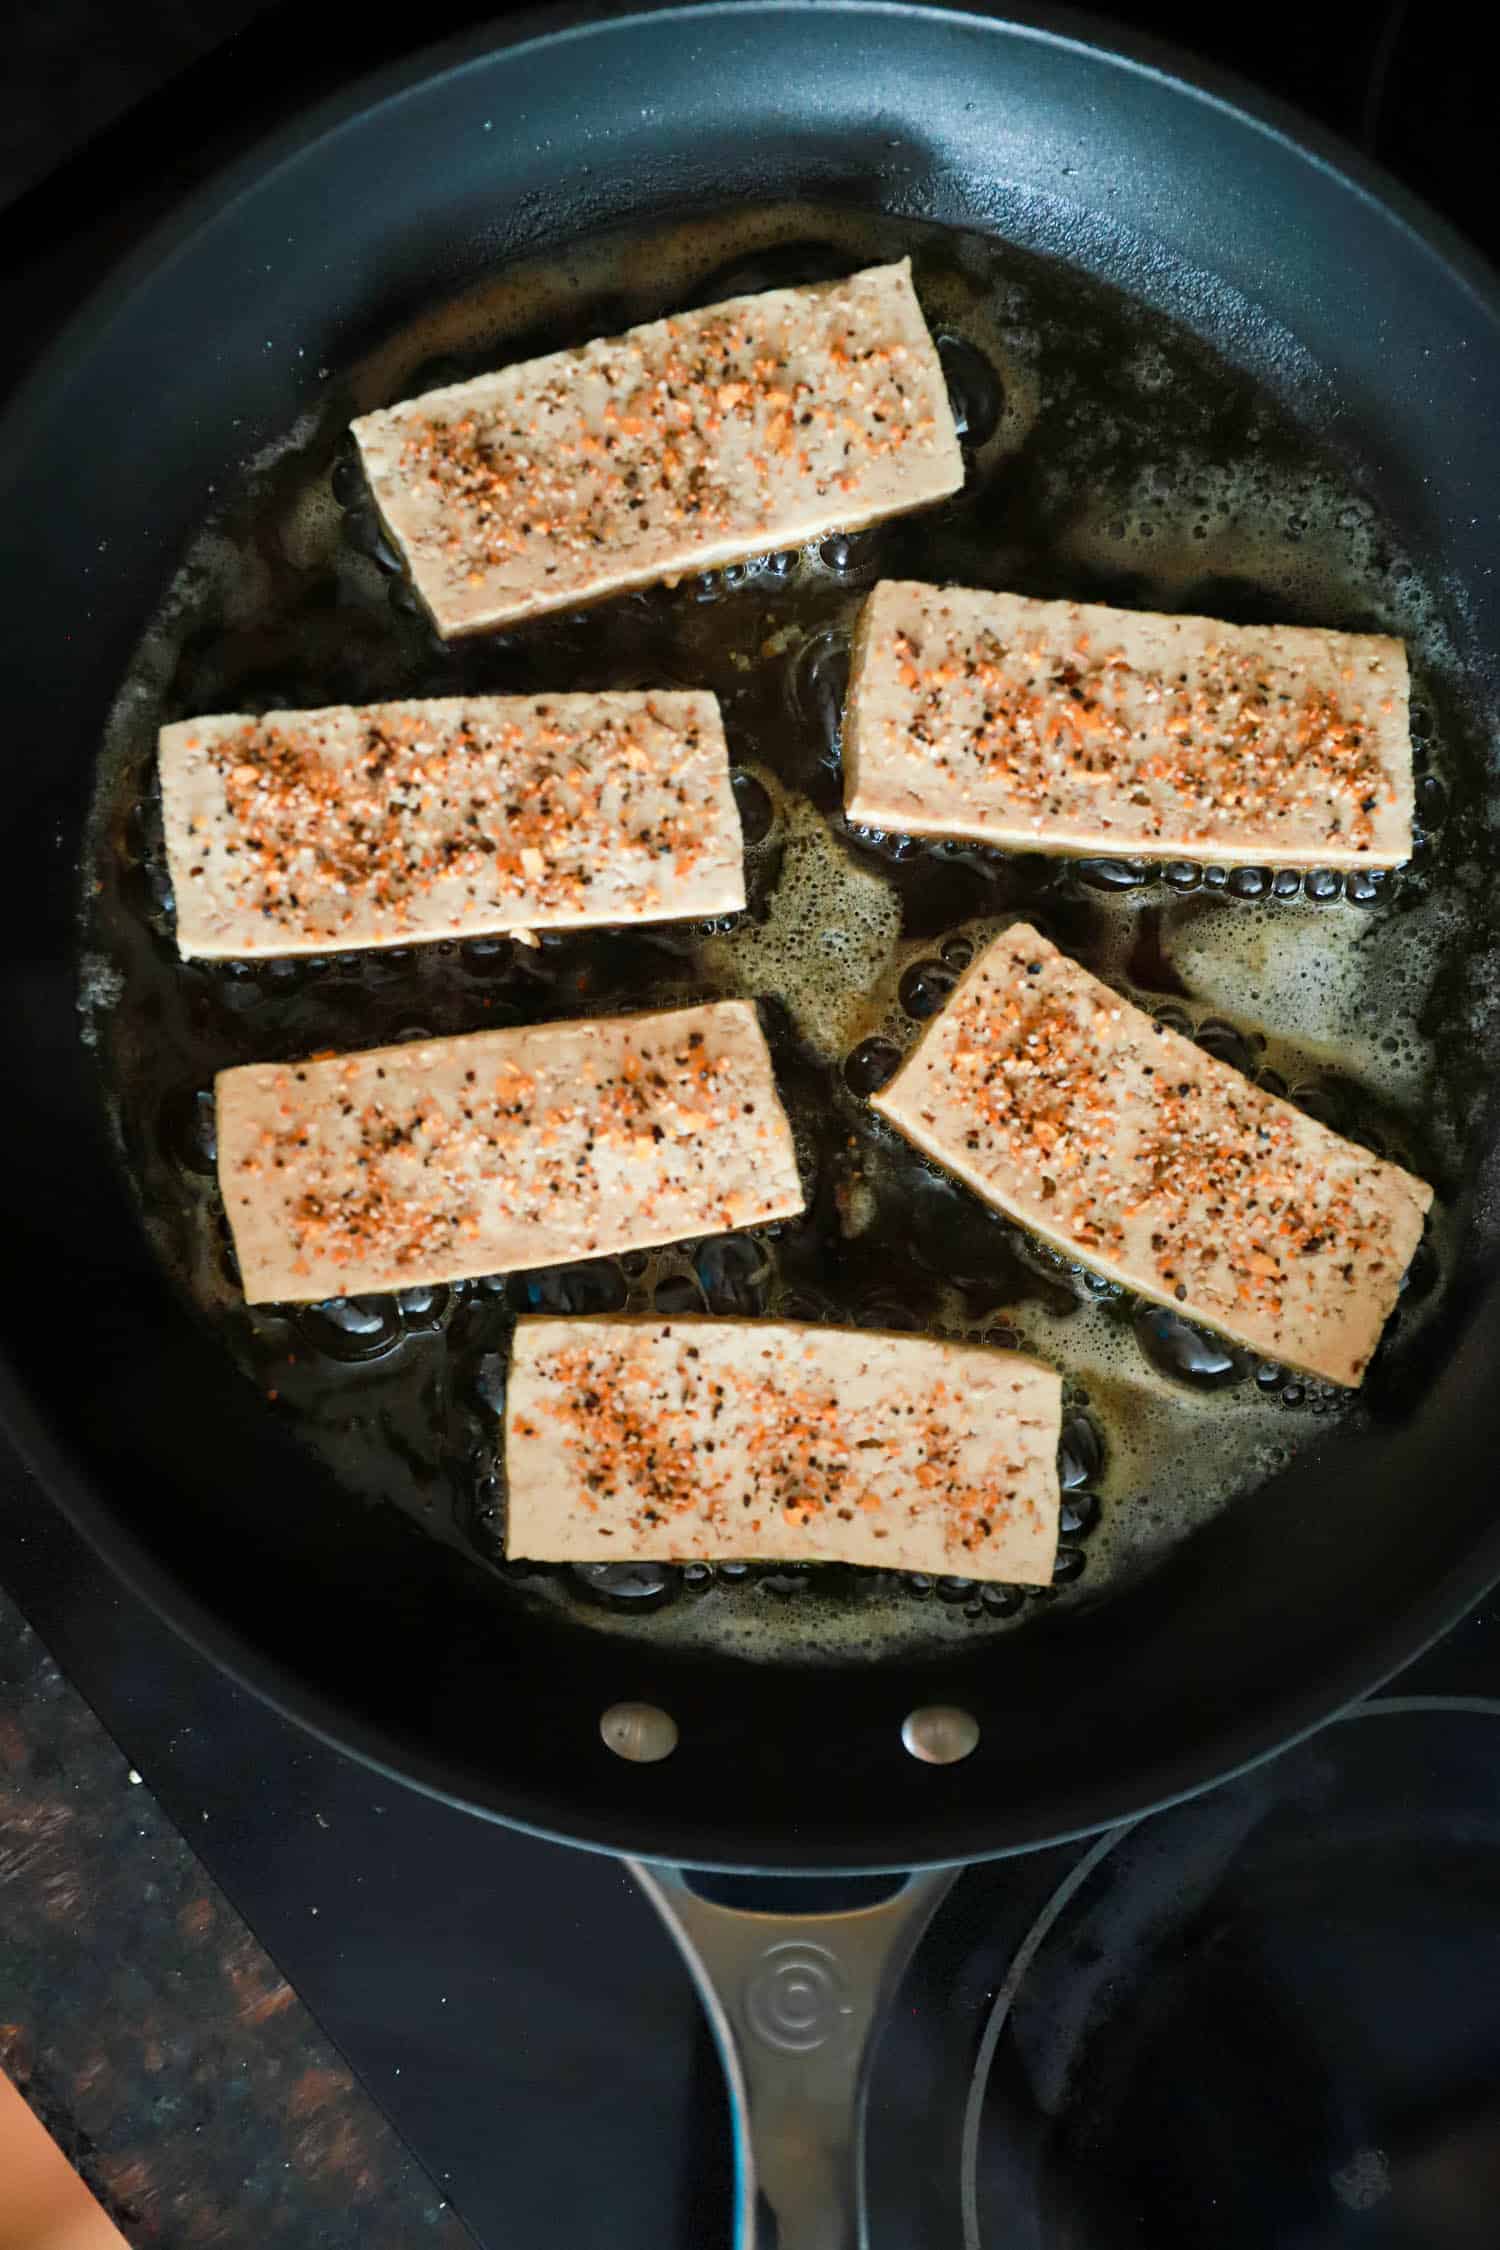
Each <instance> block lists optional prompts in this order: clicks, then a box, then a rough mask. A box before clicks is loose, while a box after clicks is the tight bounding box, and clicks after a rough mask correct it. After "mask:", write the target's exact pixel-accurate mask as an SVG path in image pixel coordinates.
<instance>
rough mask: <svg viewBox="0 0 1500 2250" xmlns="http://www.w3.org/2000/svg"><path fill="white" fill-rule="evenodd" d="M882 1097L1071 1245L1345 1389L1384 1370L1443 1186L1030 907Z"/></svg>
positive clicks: (995, 1194)
mask: <svg viewBox="0 0 1500 2250" xmlns="http://www.w3.org/2000/svg"><path fill="white" fill-rule="evenodd" d="M872 1099H873V1103H874V1106H875V1108H876V1109H877V1110H879V1111H880V1113H881V1114H882V1116H885V1117H888V1118H889V1119H890V1121H891V1123H892V1124H893V1125H895V1126H896V1127H897V1128H898V1129H899V1130H900V1131H901V1132H903V1133H904V1134H905V1135H906V1137H907V1139H908V1140H910V1141H914V1142H915V1143H916V1145H917V1147H918V1148H920V1149H924V1150H925V1151H926V1152H927V1154H928V1155H929V1156H932V1157H935V1158H936V1159H937V1161H938V1162H939V1163H940V1164H943V1165H945V1166H946V1167H947V1168H948V1170H949V1171H950V1172H953V1173H956V1174H957V1176H958V1177H959V1179H961V1180H964V1181H965V1182H967V1184H968V1185H969V1186H970V1187H971V1188H973V1189H974V1190H975V1191H976V1193H978V1194H979V1195H982V1196H983V1197H984V1198H985V1199H986V1201H988V1202H990V1203H993V1204H996V1205H997V1206H998V1207H999V1209H1000V1210H1002V1211H1004V1212H1006V1213H1007V1214H1008V1215H1009V1217H1011V1218H1013V1219H1016V1220H1018V1221H1019V1222H1020V1224H1021V1225H1022V1226H1025V1227H1029V1228H1030V1229H1031V1230H1032V1232H1033V1233H1035V1234H1039V1235H1041V1236H1042V1237H1043V1239H1044V1240H1046V1241H1048V1242H1050V1243H1052V1244H1054V1245H1055V1247H1056V1248H1057V1249H1059V1250H1061V1251H1063V1252H1064V1253H1065V1254H1066V1255H1067V1256H1068V1257H1071V1258H1078V1259H1080V1260H1082V1261H1083V1262H1084V1263H1085V1264H1087V1265H1090V1266H1093V1267H1095V1268H1096V1269H1097V1270H1098V1271H1099V1272H1100V1273H1103V1274H1107V1275H1108V1276H1109V1277H1110V1279H1111V1280H1114V1281H1120V1282H1123V1283H1124V1284H1125V1286H1126V1287H1127V1288H1129V1289H1134V1290H1138V1291H1139V1292H1140V1294H1141V1295H1142V1296H1143V1297H1150V1298H1153V1299H1154V1300H1155V1301H1156V1302H1157V1303H1158V1304H1163V1305H1168V1306H1170V1307H1171V1308H1172V1309H1173V1310H1174V1311H1176V1312H1180V1313H1181V1314H1182V1315H1183V1317H1184V1319H1187V1320H1193V1321H1201V1322H1203V1323H1204V1324H1205V1325H1206V1326H1208V1327H1210V1328H1215V1329H1217V1330H1218V1331H1219V1333H1220V1334H1221V1335H1224V1336H1227V1337H1229V1338H1230V1339H1231V1341H1233V1342H1234V1343H1237V1344H1243V1345H1245V1346H1247V1347H1248V1348H1249V1349H1250V1350H1251V1351H1253V1352H1259V1353H1263V1354H1264V1355H1265V1357H1266V1358H1268V1359H1271V1360H1277V1361H1281V1362H1283V1363H1284V1364H1286V1365H1287V1366H1290V1367H1296V1368H1301V1369H1303V1370H1305V1371H1306V1372H1307V1373H1309V1374H1313V1375H1321V1376H1325V1377H1327V1379H1328V1380H1329V1381H1330V1382H1334V1383H1348V1384H1355V1383H1358V1382H1359V1380H1360V1378H1361V1376H1362V1375H1363V1374H1364V1371H1365V1366H1366V1363H1367V1361H1368V1360H1369V1357H1370V1354H1371V1353H1372V1352H1373V1351H1374V1349H1375V1346H1376V1344H1377V1343H1378V1342H1379V1340H1380V1331H1381V1329H1382V1328H1383V1327H1384V1325H1385V1322H1386V1320H1387V1319H1388V1317H1389V1315H1390V1312H1391V1308H1392V1306H1393V1305H1394V1304H1395V1302H1396V1295H1397V1291H1398V1289H1399V1288H1400V1285H1401V1276H1402V1275H1403V1274H1404V1273H1405V1271H1406V1268H1407V1266H1408V1264H1409V1263H1410V1260H1411V1256H1412V1252H1413V1251H1414V1250H1415V1249H1416V1247H1417V1243H1418V1241H1419V1240H1420V1238H1421V1233H1422V1222H1423V1219H1424V1217H1425V1216H1426V1212H1427V1207H1428V1205H1429V1204H1430V1203H1431V1201H1432V1190H1431V1189H1430V1188H1429V1187H1427V1186H1426V1185H1425V1183H1424V1182H1423V1181H1421V1180H1418V1179H1413V1177H1412V1175H1411V1174H1410V1173H1409V1172H1403V1171H1401V1170H1400V1169H1399V1168H1398V1167H1397V1166H1396V1165H1394V1164H1386V1163H1382V1162H1381V1160H1380V1159H1379V1158H1378V1157H1375V1156H1372V1155H1371V1154H1370V1152H1369V1151H1368V1149H1363V1148H1359V1147H1357V1146H1356V1145H1355V1144H1354V1143H1353V1142H1352V1141H1346V1140H1343V1139H1341V1137H1340V1136H1339V1135H1338V1134H1337V1133H1331V1132H1329V1131H1328V1129H1327V1127H1326V1126H1323V1125H1318V1124H1315V1123H1314V1122H1313V1120H1312V1119H1311V1118H1310V1117H1304V1116H1303V1114H1302V1112H1301V1111H1300V1110H1297V1109H1293V1108H1292V1106H1291V1105H1290V1103H1288V1102H1282V1101H1277V1100H1275V1099H1274V1098H1273V1097H1272V1096H1271V1095H1270V1094H1266V1093H1263V1092H1261V1090H1260V1089H1259V1088H1258V1087H1256V1086H1252V1085H1251V1084H1250V1082H1249V1080H1248V1079H1246V1078H1244V1077H1242V1076H1241V1075H1240V1073H1239V1072H1238V1071H1237V1070H1231V1069H1230V1068H1229V1066H1228V1064H1226V1063H1221V1062H1216V1061H1215V1060H1214V1059H1213V1058H1212V1057H1211V1056H1209V1055H1206V1054H1204V1053H1203V1051H1202V1049H1201V1048H1199V1047H1195V1046H1194V1045H1193V1043H1192V1041H1191V1040H1188V1039H1183V1038H1179V1036H1178V1035H1177V1033H1176V1032H1173V1031H1168V1030H1167V1029H1166V1027H1165V1026H1164V1025H1162V1024H1159V1023H1157V1022H1156V1021H1155V1020H1154V1019H1153V1018H1152V1017H1151V1016H1148V1015H1144V1014H1143V1013H1142V1012H1141V1010H1140V1009H1139V1008H1132V1007H1131V1006H1130V1005H1129V1003H1128V1002H1127V1001H1124V1000H1122V999H1121V998H1120V996H1119V994H1118V993H1116V992H1112V991H1111V990H1110V988H1109V986H1108V985H1104V984H1101V983H1100V982H1099V981H1098V979H1097V978H1096V977H1091V976H1090V975H1089V974H1088V972H1087V971H1086V970H1084V969H1080V968H1079V966H1078V964H1077V963H1076V962H1075V961H1070V960H1068V959H1067V957H1066V956H1065V955H1064V954H1061V953H1059V952H1058V950H1057V948H1056V947H1055V946H1053V945H1049V944H1048V942H1047V940H1046V939H1045V938H1043V937H1040V936H1039V935H1038V934H1037V932H1036V931H1035V930H1033V929H1029V928H1027V926H1026V925H1025V924H1024V923H1022V924H1020V925H1019V926H1018V927H1017V928H1015V929H1011V930H1007V931H1006V933H1005V935H1004V936H1003V937H999V938H996V940H995V941H994V943H993V944H992V945H990V946H988V947H987V948H986V950H985V951H984V952H983V953H982V954H981V955H980V956H979V958H978V960H977V961H976V962H975V963H974V965H973V967H972V968H970V969H969V970H968V971H967V973H966V974H965V975H964V977H963V978H962V979H961V981H960V982H959V984H958V985H957V987H956V988H955V990H954V992H953V994H952V997H951V998H950V1000H949V1002H948V1005H947V1006H946V1008H945V1009H944V1010H943V1012H942V1014H941V1015H940V1016H938V1017H936V1018H935V1019H934V1020H933V1022H932V1023H931V1024H930V1025H929V1026H928V1028H927V1030H926V1032H925V1033H924V1034H923V1036H922V1038H921V1040H920V1041H919V1042H918V1044H917V1047H916V1049H915V1051H914V1052H913V1053H912V1055H911V1056H910V1057H909V1058H908V1060H907V1061H906V1062H905V1063H904V1064H903V1065H902V1067H901V1069H900V1070H899V1071H898V1072H897V1073H896V1076H895V1077H894V1078H893V1079H892V1080H891V1082H890V1084H889V1085H888V1086H887V1087H885V1088H884V1090H883V1091H882V1092H880V1093H878V1094H876V1095H874V1096H873V1097H872Z"/></svg>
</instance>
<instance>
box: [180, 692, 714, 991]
mask: <svg viewBox="0 0 1500 2250" xmlns="http://www.w3.org/2000/svg"><path fill="white" fill-rule="evenodd" d="M159 761H160V768H161V787H162V809H163V814H164V819H165V827H166V841H167V858H168V862H169V865H170V867H171V872H172V885H173V890H174V892H175V894H176V899H177V943H178V948H179V950H180V951H181V953H182V954H183V956H184V958H186V959H191V958H193V957H195V956H201V957H208V956H215V955H217V956H223V955H226V954H227V955H239V956H245V955H248V954H290V953H330V952H343V951H348V950H350V949H352V948H355V947H362V946H384V945H410V944H412V943H414V942H417V941H420V940H423V939H434V938H454V937H484V936H491V935H495V934H497V933H501V932H504V931H507V930H545V929H552V930H560V929H581V928H586V927H588V926H589V925H591V924H599V923H619V922H659V921H664V920H669V919H670V918H672V917H673V916H680V917H690V916H698V915H710V914H723V913H730V912H734V911H736V910H737V909H738V908H740V907H742V906H743V905H744V903H745V878H744V853H743V847H742V844H741V840H740V826H739V817H738V815H737V813H736V811H735V806H734V797H733V793H732V791H731V789H730V783H729V756H728V752H727V751H726V749H725V746H724V728H723V723H722V721H721V719H720V716H719V706H718V703H717V702H716V700H715V699H714V697H713V696H711V695H706V694H698V693H681V694H679V693H667V692H665V691H663V692H659V693H658V692H653V693H650V694H629V695H627V694H607V695H541V696H455V697H447V698H444V699H442V700H439V701H432V702H419V703H375V704H366V705H362V706H353V705H349V704H338V705H334V706H332V707H331V708H329V709H326V710H319V711H268V712H267V713H266V714H265V716H264V717H263V718H248V717H246V716H244V715H243V714H237V713H236V714H230V715H228V716H224V717H218V718H206V719H188V720H183V721H181V722H179V723H178V724H176V725H174V726H169V727H163V728H162V730H161V735H160V740H159Z"/></svg>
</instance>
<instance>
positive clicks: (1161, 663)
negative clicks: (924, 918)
mask: <svg viewBox="0 0 1500 2250" xmlns="http://www.w3.org/2000/svg"><path fill="white" fill-rule="evenodd" d="M1407 696H1408V683H1407V669H1406V651H1405V649H1404V647H1403V646H1402V644H1401V642H1400V641H1394V640H1386V639H1383V638H1381V637H1379V636H1378V635H1375V634H1370V633H1334V632H1324V631H1321V630H1315V629H1308V628H1306V627H1302V626H1276V627H1266V626H1259V625H1219V624H1215V623H1214V621H1213V620H1212V619H1211V618H1206V617H1161V616H1156V615H1153V614H1151V613H1150V612H1142V611H1136V610H1126V609H1104V608H1101V607H1099V606H1098V605H1097V604H1093V603H1086V602H1039V601H1030V600H1027V599H1026V598H1025V597H1024V596H1022V595H1020V594H988V593H975V592H972V591H969V590H967V589H963V588H956V587H941V586H923V585H918V584H914V583H907V582H896V581H888V582H886V583H884V584H882V585H879V586H877V587H876V589H875V591H874V593H873V594H872V595H871V596H870V599H869V601H868V602H867V603H866V604H865V607H864V610H863V612H862V614H861V617H860V621H859V626H858V630H857V632H856V634H855V641H854V651H853V658H852V663H851V669H850V676H849V697H848V704H847V707H846V711H845V718H844V809H845V811H846V812H847V814H848V816H849V818H850V819H851V820H853V821H858V822H861V823H862V824H863V825H865V826H867V827H870V828H885V829H895V830H897V831H898V832H900V833H903V834H908V835H917V836H952V837H967V838H972V839H974V840H975V841H977V842H979V843H983V844H993V845H999V846H1002V847H1003V848H1005V849H1007V850H1013V851H1030V852H1057V853H1063V854H1074V855H1079V856H1083V857H1088V856H1091V855H1093V854H1103V855H1109V856H1121V857H1125V858H1134V857H1145V858H1149V859H1187V860H1214V861H1220V862H1228V863H1231V864H1234V865H1237V866H1251V865H1264V866H1271V867H1396V866H1399V865H1400V863H1401V861H1402V860H1405V859H1409V858H1410V856H1411V847H1412V769H1411V736H1410V731H1409V722H1408V709H1407Z"/></svg>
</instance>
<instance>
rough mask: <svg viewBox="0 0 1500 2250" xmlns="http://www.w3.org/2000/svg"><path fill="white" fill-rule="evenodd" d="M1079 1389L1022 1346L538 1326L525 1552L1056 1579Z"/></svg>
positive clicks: (519, 1534) (519, 1493)
mask: <svg viewBox="0 0 1500 2250" xmlns="http://www.w3.org/2000/svg"><path fill="white" fill-rule="evenodd" d="M1061 1410H1062V1384H1061V1380H1060V1378H1059V1377H1058V1376H1057V1375H1055V1374H1054V1373H1053V1372H1052V1370H1051V1369H1050V1368H1047V1367H1042V1366H1040V1365H1038V1363H1037V1362H1036V1361H1035V1360H1030V1359H1024V1358H1022V1357H1021V1356H1020V1355H1019V1354H1018V1353H1016V1352H999V1351H988V1350H984V1349H980V1348H976V1347H974V1346H972V1345H965V1344H950V1343H945V1342H940V1341H936V1340H933V1339H929V1338H926V1337H919V1336H906V1335H902V1336H888V1335H881V1334H877V1333H874V1332H872V1331H870V1330H868V1329H859V1328H825V1327H821V1326H817V1327H804V1326H799V1325H797V1324H795V1323H783V1322H779V1321H768V1320H767V1321H758V1320H663V1319H651V1320H635V1319H606V1320H522V1321H520V1322H518V1323H517V1327H516V1337H515V1345H514V1348H513V1351H512V1355H511V1368H510V1379H509V1383H508V1387H507V1393H506V1408H505V1464H506V1483H507V1492H508V1498H507V1528H506V1551H507V1553H509V1554H511V1555H518V1556H526V1557H529V1558H531V1559H532V1560H534V1561H547V1562H621V1561H629V1560H633V1559H640V1560H655V1561H674V1562H691V1561H716V1560H717V1561H730V1560H737V1559H740V1558H750V1557H757V1558H762V1559H764V1560H767V1561H775V1562H845V1563H864V1564H874V1565H877V1566H879V1567H881V1568H883V1569H888V1570H924V1571H933V1572H936V1573H939V1574H941V1575H957V1576H961V1577H965V1578H992V1579H1001V1580H1004V1581H1007V1582H1009V1583H1012V1584H1029V1585H1044V1584H1046V1582H1047V1581H1048V1580H1049V1579H1050V1578H1051V1576H1052V1564H1053V1560H1054V1558H1055V1555H1056V1552H1057V1514H1058V1482H1057V1445H1058V1432H1059V1424H1060V1419H1061Z"/></svg>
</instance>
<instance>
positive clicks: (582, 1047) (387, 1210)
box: [215, 1000, 802, 1304]
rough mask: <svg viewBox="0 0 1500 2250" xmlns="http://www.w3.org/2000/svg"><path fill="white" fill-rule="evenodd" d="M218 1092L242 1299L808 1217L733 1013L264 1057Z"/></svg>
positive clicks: (431, 1279)
mask: <svg viewBox="0 0 1500 2250" xmlns="http://www.w3.org/2000/svg"><path fill="white" fill-rule="evenodd" d="M215 1092H216V1095H217V1107H218V1137H219V1160H218V1161H219V1186H220V1189H221V1191H222V1193H223V1197H224V1208H225V1210H226V1211H227V1213H228V1215H229V1223H230V1226H231V1228H232V1230H233V1233H234V1246H235V1251H236V1254H237V1256H238V1258H239V1262H240V1271H241V1274H242V1275H243V1277H244V1288H245V1295H246V1297H247V1299H248V1300H249V1302H250V1303H251V1304H262V1303H266V1302H276V1301H302V1302H309V1301H310V1302H317V1301H318V1300H320V1299H323V1298H328V1297H335V1296H338V1297H343V1296H361V1295H365V1294H367V1293H370V1292H374V1291H378V1290H384V1289H405V1288H408V1287H411V1286H414V1285H416V1284H418V1283H438V1282H448V1281H460V1280H463V1279H464V1278H465V1277H467V1276H469V1275H473V1274H486V1273H507V1272H512V1271H515V1270H516V1269H518V1268H525V1267H528V1266H548V1265H562V1264H566V1263H569V1262H572V1261H575V1260H577V1259H580V1258H592V1257H596V1256H602V1255H605V1254H612V1253H616V1252H619V1251H624V1250H640V1249H645V1248H648V1247H649V1246H651V1245H652V1244H654V1243H661V1242H676V1241H680V1240H682V1239H684V1238H687V1237H690V1236H694V1235H702V1234H723V1233H725V1232H727V1231H728V1230H729V1229H731V1228H734V1227H748V1226H756V1225H759V1224H760V1223H762V1222H763V1221H766V1220H770V1219H783V1218H787V1217H790V1216H791V1215H792V1214H793V1213H794V1212H797V1211H800V1210H801V1209H802V1188H801V1183H800V1181H799V1179H798V1176H797V1163H796V1157H795V1155H794V1153H793V1149H792V1138H791V1132H790V1129H789V1127H788V1125H787V1121H786V1116H785V1114H784V1112H783V1110H782V1107H781V1104H780V1102H779V1101H778V1099H777V1095H776V1084H775V1080H774V1077H773V1076H772V1071H771V1058H770V1055H769V1053H768V1052H767V1049H766V1042H765V1037H764V1035H763V1033H762V1031H761V1028H760V1023H759V1020H758V1018H757V1016H756V1013H755V1010H754V1008H753V1007H751V1006H750V1005H749V1004H748V1003H747V1002H745V1001H741V1000H721V1001H715V1002H713V1003H712V1004H710V1005H709V1006H707V1007H700V1008H678V1009H673V1010H672V1011H671V1012H670V1013H669V1014H665V1015H642V1016H593V1017H584V1018H580V1019H578V1020H577V1021H573V1022H569V1023H543V1024H534V1025H531V1026H529V1027H528V1028H526V1029H523V1030H508V1031H481V1032H475V1033H473V1034H472V1035H470V1036H468V1037H466V1038H462V1039H432V1040H421V1041H414V1042H413V1043H412V1044H411V1045H409V1046H404V1047H377V1048H372V1049H370V1050H368V1051H367V1052H365V1053H363V1054H356V1055H335V1056H333V1057H330V1058H328V1059H325V1060H322V1061H317V1062H304V1063H253V1064H251V1065H250V1066H249V1067H248V1068H244V1069H237V1070H225V1071H221V1072H220V1074H219V1077H218V1079H217V1081H216V1086H215Z"/></svg>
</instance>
